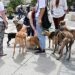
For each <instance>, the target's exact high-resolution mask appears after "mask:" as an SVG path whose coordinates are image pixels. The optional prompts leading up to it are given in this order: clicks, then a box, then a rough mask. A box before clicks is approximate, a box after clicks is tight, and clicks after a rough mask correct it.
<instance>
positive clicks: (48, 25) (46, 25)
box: [42, 7, 51, 30]
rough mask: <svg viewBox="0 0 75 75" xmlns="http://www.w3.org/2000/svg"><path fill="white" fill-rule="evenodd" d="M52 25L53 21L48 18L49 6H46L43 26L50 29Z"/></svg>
mask: <svg viewBox="0 0 75 75" xmlns="http://www.w3.org/2000/svg"><path fill="white" fill-rule="evenodd" d="M50 27H51V23H50V21H49V19H48V11H47V7H45V11H44V14H43V17H42V28H43V29H47V30H48V29H49V28H50Z"/></svg>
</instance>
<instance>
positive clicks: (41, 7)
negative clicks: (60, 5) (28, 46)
mask: <svg viewBox="0 0 75 75" xmlns="http://www.w3.org/2000/svg"><path fill="white" fill-rule="evenodd" d="M46 1H47V0H37V5H36V13H35V19H36V31H37V36H38V38H39V42H40V48H39V51H37V52H36V53H44V52H45V36H43V35H42V34H41V33H42V31H43V28H42V17H43V14H44V11H45V7H46Z"/></svg>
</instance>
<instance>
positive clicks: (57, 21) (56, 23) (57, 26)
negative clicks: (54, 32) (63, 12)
mask: <svg viewBox="0 0 75 75" xmlns="http://www.w3.org/2000/svg"><path fill="white" fill-rule="evenodd" d="M53 21H54V25H55V29H59V20H58V18H53Z"/></svg>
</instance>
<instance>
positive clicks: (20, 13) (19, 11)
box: [18, 5, 24, 19]
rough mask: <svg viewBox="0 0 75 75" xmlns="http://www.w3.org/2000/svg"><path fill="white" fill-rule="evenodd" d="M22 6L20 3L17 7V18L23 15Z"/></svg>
mask: <svg viewBox="0 0 75 75" xmlns="http://www.w3.org/2000/svg"><path fill="white" fill-rule="evenodd" d="M23 12H24V11H23V7H22V5H21V6H20V7H19V8H18V19H21V18H22V15H23Z"/></svg>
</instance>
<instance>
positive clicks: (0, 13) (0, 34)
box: [0, 0, 8, 56]
mask: <svg viewBox="0 0 75 75" xmlns="http://www.w3.org/2000/svg"><path fill="white" fill-rule="evenodd" d="M7 25H8V23H7V17H6V15H5V10H4V5H3V3H2V2H1V0H0V56H5V55H6V54H4V53H3V38H4V30H5V28H7Z"/></svg>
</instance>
